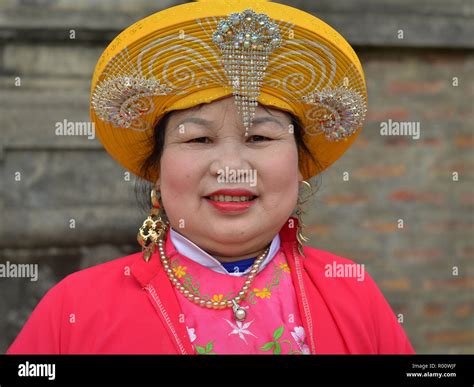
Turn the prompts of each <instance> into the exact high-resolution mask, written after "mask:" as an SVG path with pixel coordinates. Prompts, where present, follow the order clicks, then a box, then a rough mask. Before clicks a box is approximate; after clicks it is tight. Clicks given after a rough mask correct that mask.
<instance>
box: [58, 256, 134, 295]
mask: <svg viewBox="0 0 474 387" xmlns="http://www.w3.org/2000/svg"><path fill="white" fill-rule="evenodd" d="M137 256H141V253H134V254H130V255H127V256H124V257H120V258H115V259H112V260H111V261H108V262H104V263H101V264H98V265H95V266H91V267H88V268H86V269H82V270H79V271H76V272H74V273H71V274H69V275H68V276H66V277H65V278H63V279H62V280H61V281H60V282H59V283H58V284H57V285H56V287H59V288H61V289H63V291H64V292H67V293H68V294H77V295H81V294H83V295H84V294H86V293H88V294H90V293H91V292H94V293H100V292H101V291H103V290H105V289H108V290H112V289H113V288H114V287H116V286H120V285H121V284H123V282H124V281H127V280H128V279H129V278H132V277H131V266H132V264H133V262H134V261H136V259H137ZM133 283H135V281H133Z"/></svg>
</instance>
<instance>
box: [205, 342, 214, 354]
mask: <svg viewBox="0 0 474 387" xmlns="http://www.w3.org/2000/svg"><path fill="white" fill-rule="evenodd" d="M213 346H214V343H213V342H212V341H209V343H207V344H206V353H209V352H211V351H212V347H213Z"/></svg>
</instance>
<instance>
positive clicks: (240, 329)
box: [224, 319, 258, 344]
mask: <svg viewBox="0 0 474 387" xmlns="http://www.w3.org/2000/svg"><path fill="white" fill-rule="evenodd" d="M224 320H225V321H227V322H228V323H229V325H230V326H231V327H232V329H233V330H232V332H230V333H229V336H230V335H239V337H240V338H241V339H242V340H243V341H244V342H245V344H248V343H247V340H245V336H244V335H251V336H253V337H255V338H257V339H258V337H257V336H255V335H254V334H253V333H252V332H250V331H249V330H248V329H247V328H248V327H249V326H250V324H252V323H253V322H254V320H252V321H250V322H248V323H245V324H242V321H237V325H235V324H234V323H232V322H231V321H229V320H227V319H224Z"/></svg>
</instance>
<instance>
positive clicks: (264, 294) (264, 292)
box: [253, 288, 272, 300]
mask: <svg viewBox="0 0 474 387" xmlns="http://www.w3.org/2000/svg"><path fill="white" fill-rule="evenodd" d="M253 291H254V292H255V295H256V296H257V297H260V298H261V299H262V300H263V299H264V298H270V297H271V295H272V293H270V291H269V290H268V289H267V288H263V289H262V290H260V289H257V288H255V289H254V290H253Z"/></svg>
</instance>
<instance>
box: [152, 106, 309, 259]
mask: <svg viewBox="0 0 474 387" xmlns="http://www.w3.org/2000/svg"><path fill="white" fill-rule="evenodd" d="M268 110H269V111H270V112H271V114H270V113H268V112H267V111H266V110H265V109H264V108H263V107H261V106H258V107H257V110H256V114H255V118H254V121H253V122H254V123H253V126H252V127H251V128H250V129H249V132H248V136H247V137H246V136H245V128H244V126H243V124H242V119H241V117H240V116H238V114H237V110H236V106H235V103H234V98H233V97H227V98H224V99H221V100H218V101H214V102H212V103H209V104H203V105H202V106H201V107H200V108H199V109H197V108H192V109H187V110H181V111H175V112H173V113H171V114H170V117H169V121H168V124H167V127H166V133H165V144H164V149H163V154H162V158H161V169H160V178H159V179H158V181H157V187H158V188H159V190H160V191H161V197H162V202H163V206H164V208H165V210H166V214H167V216H168V219H169V221H170V224H171V226H172V227H173V229H175V230H176V231H178V232H179V233H180V234H182V235H184V236H185V237H187V238H188V239H190V240H192V241H193V242H194V243H195V244H197V245H198V246H199V247H201V248H202V249H204V250H205V251H207V252H208V253H209V254H211V255H216V256H225V257H233V256H244V255H246V254H252V253H254V252H256V251H259V250H260V249H262V248H264V247H265V246H266V245H267V244H268V243H269V242H270V241H271V240H272V238H273V237H274V236H275V235H276V234H277V233H278V231H279V230H280V229H281V227H282V226H283V224H284V223H285V222H286V221H287V219H288V217H289V216H290V215H291V213H292V212H293V209H294V207H295V205H296V201H297V198H298V182H299V181H300V180H302V179H303V177H302V175H301V173H300V172H299V170H298V153H297V146H296V142H295V139H294V134H293V130H292V129H293V128H292V126H291V117H290V115H289V114H288V113H285V112H283V111H279V110H276V109H270V108H268ZM235 188H241V189H244V190H247V191H248V192H249V194H254V195H258V197H257V198H256V199H254V200H253V201H252V202H250V205H249V203H248V202H247V204H245V203H234V204H226V203H220V204H219V203H215V201H213V200H210V199H209V198H206V197H208V196H209V195H211V194H212V193H214V192H215V191H218V190H221V189H235ZM227 199H228V198H227ZM234 199H235V198H234V197H232V200H234Z"/></svg>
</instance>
